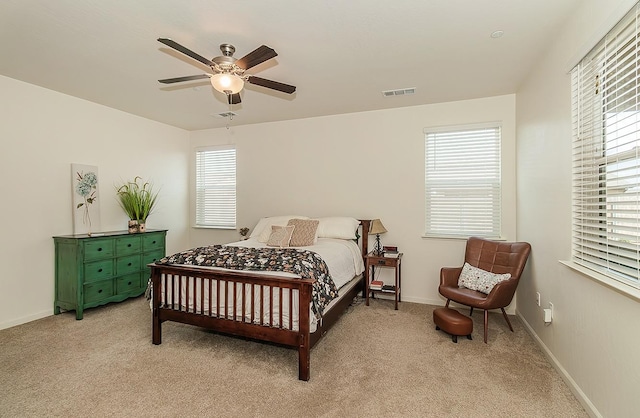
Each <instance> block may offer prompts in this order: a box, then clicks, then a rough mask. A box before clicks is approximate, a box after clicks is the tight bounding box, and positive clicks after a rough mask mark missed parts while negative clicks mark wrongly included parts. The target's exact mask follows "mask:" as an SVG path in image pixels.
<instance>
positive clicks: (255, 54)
mask: <svg viewBox="0 0 640 418" xmlns="http://www.w3.org/2000/svg"><path fill="white" fill-rule="evenodd" d="M277 56H278V53H277V52H276V51H274V50H273V49H271V48H269V47H268V46H266V45H262V46H260V47H258V48H256V49H255V50H253V51H251V52H249V53H248V54H247V55H245V56H244V57H242V58H240V59H239V60H238V61H236V65H237V66H238V67H240V68H242V69H243V70H248V69H249V68H251V67H255V66H256V65H258V64H261V63H263V62H265V61H267V60H270V59H271V58H274V57H277Z"/></svg>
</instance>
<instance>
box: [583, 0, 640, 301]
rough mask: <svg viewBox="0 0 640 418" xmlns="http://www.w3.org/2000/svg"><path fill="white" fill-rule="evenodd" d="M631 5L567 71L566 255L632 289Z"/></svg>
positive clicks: (636, 225)
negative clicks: (569, 193) (569, 176)
mask: <svg viewBox="0 0 640 418" xmlns="http://www.w3.org/2000/svg"><path fill="white" fill-rule="evenodd" d="M638 17H639V8H638V5H636V6H635V7H634V8H633V10H631V11H630V12H629V13H628V14H627V15H626V16H625V17H624V18H623V19H622V20H621V21H620V22H619V23H618V24H617V25H616V26H615V27H614V28H613V29H612V30H611V31H610V32H609V33H608V34H607V35H606V36H605V38H604V39H602V41H601V42H600V43H599V44H597V45H596V46H595V47H594V49H593V50H591V52H589V54H588V55H587V56H585V58H583V59H582V61H581V62H580V63H579V64H578V65H577V66H576V67H575V68H574V69H573V70H572V74H571V81H572V113H573V213H572V215H573V222H572V224H573V228H572V235H573V237H572V238H573V239H572V260H573V261H574V262H576V263H578V264H581V265H583V266H585V267H588V268H590V269H592V270H595V271H598V272H599V273H602V274H604V275H606V276H608V277H610V278H612V279H615V280H618V281H621V282H623V283H627V284H630V285H631V286H633V287H636V288H640V252H639V251H640V246H639V244H640V152H639V146H640V117H639V114H640V113H639V110H640V108H639V103H638V101H639V100H638V98H639V94H640V91H639V88H640V84H639V82H638V81H639V75H638V70H639V68H638V67H639V66H638V60H639V56H638V53H639V52H640V45H639V42H640V40H639V39H638V24H639V23H640V21H639V20H638Z"/></svg>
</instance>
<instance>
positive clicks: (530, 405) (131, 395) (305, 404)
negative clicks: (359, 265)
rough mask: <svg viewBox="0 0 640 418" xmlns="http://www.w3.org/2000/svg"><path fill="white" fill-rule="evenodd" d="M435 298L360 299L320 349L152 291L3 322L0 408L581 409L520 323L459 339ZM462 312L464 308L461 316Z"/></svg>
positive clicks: (539, 412)
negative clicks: (301, 360)
mask: <svg viewBox="0 0 640 418" xmlns="http://www.w3.org/2000/svg"><path fill="white" fill-rule="evenodd" d="M433 309H434V307H433V306H428V305H419V304H412V303H407V302H403V303H401V304H400V309H399V310H398V311H395V310H394V309H393V303H392V302H390V301H384V300H372V301H371V305H370V306H369V307H367V306H365V305H364V303H362V302H361V300H359V301H358V302H357V303H356V304H354V306H352V307H350V308H349V310H348V312H347V313H345V315H344V316H343V317H342V318H341V320H340V321H339V322H338V323H337V324H336V325H335V326H334V327H333V328H332V329H331V330H330V331H329V333H328V334H327V335H326V336H325V337H324V338H323V339H322V340H321V341H320V342H319V343H318V344H317V345H316V347H315V348H314V349H313V350H312V351H311V380H310V381H309V382H301V381H299V380H298V379H297V376H298V371H297V364H298V361H297V352H296V351H295V350H291V349H286V348H282V347H278V346H273V345H268V344H263V343H258V342H253V341H247V340H244V339H238V338H231V337H226V336H221V335H217V334H214V333H211V332H208V331H206V330H202V329H199V328H196V327H191V326H186V325H181V324H173V323H165V324H164V326H163V343H162V345H159V346H154V345H153V344H151V319H150V317H151V313H150V311H149V305H148V303H147V302H146V301H145V300H144V298H137V299H132V300H129V301H126V302H123V303H119V304H111V305H108V306H105V307H101V308H96V309H90V310H87V311H85V315H84V319H83V320H81V321H76V320H75V316H74V314H73V313H63V314H61V315H57V316H52V317H48V318H44V319H41V320H38V321H34V322H31V323H28V324H24V325H20V326H17V327H13V328H10V329H6V330H2V331H0V416H1V417H58V416H60V417H89V416H91V417H141V416H156V417H158V416H160V417H190V416H198V417H263V416H264V417H285V416H300V417H391V416H412V417H447V416H452V417H469V416H473V417H586V416H588V415H587V414H586V412H585V411H584V410H583V409H582V407H581V406H580V404H579V403H578V401H577V400H576V399H575V397H574V396H573V395H572V393H571V392H570V390H569V389H568V387H567V386H566V385H565V384H564V382H563V381H562V379H561V378H560V376H559V375H558V374H557V372H556V371H555V370H554V369H553V368H552V367H551V365H550V364H549V363H548V361H547V360H546V359H545V357H544V355H543V353H542V352H541V351H540V350H539V349H538V347H537V346H536V345H535V344H534V342H533V341H532V339H531V337H530V336H529V335H528V334H527V332H526V331H525V330H524V328H523V326H522V325H521V323H520V322H519V321H518V319H517V318H515V317H513V318H512V322H513V325H514V329H515V333H511V332H510V331H509V329H508V327H507V325H506V323H505V322H504V319H503V318H502V317H501V315H498V314H491V315H490V319H489V326H490V329H489V343H488V344H484V343H483V342H482V314H481V312H477V313H475V314H474V332H473V338H474V339H473V341H469V340H467V339H466V338H464V337H462V338H459V340H458V341H459V342H458V344H454V343H453V342H452V341H451V338H450V337H449V336H448V335H446V334H444V333H443V332H442V331H436V330H435V327H434V325H433V321H432V312H433ZM465 312H466V311H465Z"/></svg>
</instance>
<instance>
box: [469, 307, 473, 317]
mask: <svg viewBox="0 0 640 418" xmlns="http://www.w3.org/2000/svg"><path fill="white" fill-rule="evenodd" d="M472 315H473V306H472V307H471V309H469V316H472Z"/></svg>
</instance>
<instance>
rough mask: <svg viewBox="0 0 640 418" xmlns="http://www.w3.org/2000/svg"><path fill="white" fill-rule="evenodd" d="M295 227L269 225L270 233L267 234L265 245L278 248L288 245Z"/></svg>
mask: <svg viewBox="0 0 640 418" xmlns="http://www.w3.org/2000/svg"><path fill="white" fill-rule="evenodd" d="M295 228H296V227H295V226H276V225H273V226H271V235H269V239H268V240H267V245H268V246H270V247H280V248H285V247H288V246H289V242H290V241H291V235H292V234H293V230H294V229H295Z"/></svg>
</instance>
